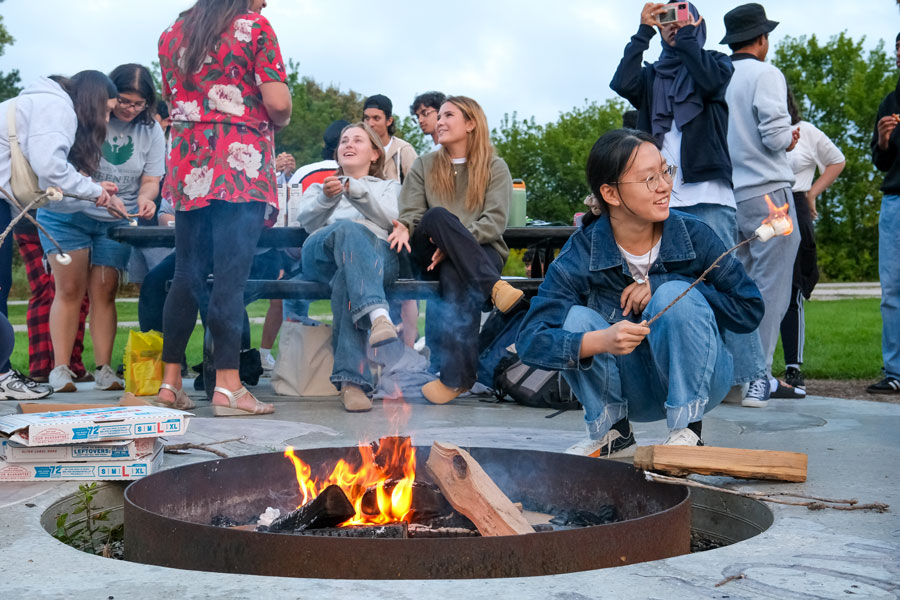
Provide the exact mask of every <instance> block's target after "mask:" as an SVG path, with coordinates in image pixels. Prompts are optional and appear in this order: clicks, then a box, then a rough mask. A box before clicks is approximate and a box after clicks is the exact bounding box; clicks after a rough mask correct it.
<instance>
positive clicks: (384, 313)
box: [369, 308, 394, 325]
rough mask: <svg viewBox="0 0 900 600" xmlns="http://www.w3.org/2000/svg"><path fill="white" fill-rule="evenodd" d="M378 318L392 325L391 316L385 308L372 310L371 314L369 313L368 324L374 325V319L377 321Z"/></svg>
mask: <svg viewBox="0 0 900 600" xmlns="http://www.w3.org/2000/svg"><path fill="white" fill-rule="evenodd" d="M378 317H384V318H385V319H387V320H388V321H389V322H390V323H391V325H393V324H394V322H393V321H391V315H390V313H389V312H388V311H387V309H386V308H373V309H372V312H370V313H369V322H370V323H374V322H375V319H377V318H378Z"/></svg>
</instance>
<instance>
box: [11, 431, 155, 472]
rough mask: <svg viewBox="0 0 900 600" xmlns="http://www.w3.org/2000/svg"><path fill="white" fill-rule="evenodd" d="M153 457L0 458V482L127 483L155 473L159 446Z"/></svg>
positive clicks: (149, 455) (151, 455)
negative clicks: (62, 460)
mask: <svg viewBox="0 0 900 600" xmlns="http://www.w3.org/2000/svg"><path fill="white" fill-rule="evenodd" d="M155 444H156V448H155V450H154V452H153V454H148V455H147V456H144V457H142V458H138V459H135V460H128V461H124V460H118V461H85V462H66V463H57V462H53V461H48V462H46V463H42V462H27V463H10V462H7V460H6V459H5V458H3V457H0V482H5V481H130V480H134V479H140V478H141V477H145V476H147V475H150V474H151V473H155V472H156V471H158V470H159V469H160V467H161V466H162V462H163V443H162V442H161V441H159V440H155Z"/></svg>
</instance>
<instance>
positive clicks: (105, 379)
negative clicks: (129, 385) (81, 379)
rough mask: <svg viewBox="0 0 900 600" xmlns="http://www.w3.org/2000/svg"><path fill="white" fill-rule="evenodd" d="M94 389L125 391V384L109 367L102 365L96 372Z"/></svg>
mask: <svg viewBox="0 0 900 600" xmlns="http://www.w3.org/2000/svg"><path fill="white" fill-rule="evenodd" d="M94 389H95V390H106V391H110V390H124V389H125V382H124V381H123V380H121V379H119V377H118V376H117V375H116V372H115V371H113V370H112V369H111V368H110V367H109V365H100V366H99V367H98V368H97V370H96V371H94Z"/></svg>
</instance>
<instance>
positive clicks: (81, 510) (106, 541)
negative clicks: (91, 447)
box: [53, 482, 125, 557]
mask: <svg viewBox="0 0 900 600" xmlns="http://www.w3.org/2000/svg"><path fill="white" fill-rule="evenodd" d="M96 491H97V483H96V482H92V483H90V484H87V483H83V484H81V485H79V486H78V493H76V494H75V509H74V510H73V511H72V514H71V515H70V514H69V513H62V514H61V515H59V516H58V517H57V518H56V531H55V532H54V533H53V537H55V538H56V539H58V540H59V541H61V542H62V543H64V544H66V545H68V546H72V547H73V548H75V549H77V550H81V551H82V552H90V553H91V554H98V555H101V556H107V557H108V556H110V555H111V554H112V553H111V550H110V546H111V544H113V543H115V542H120V541H122V540H123V539H124V533H125V531H124V527H123V526H122V524H119V525H115V526H110V525H109V511H108V510H100V509H99V507H97V506H94V504H93V502H94V494H95V493H96ZM75 515H83V516H81V517H78V518H77V519H74V521H75V522H70V521H69V517H70V516H72V517H75Z"/></svg>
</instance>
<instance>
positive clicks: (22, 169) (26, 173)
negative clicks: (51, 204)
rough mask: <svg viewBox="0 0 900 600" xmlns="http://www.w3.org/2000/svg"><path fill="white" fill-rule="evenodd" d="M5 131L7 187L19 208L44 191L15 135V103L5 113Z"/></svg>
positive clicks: (10, 104)
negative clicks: (7, 145) (8, 165)
mask: <svg viewBox="0 0 900 600" xmlns="http://www.w3.org/2000/svg"><path fill="white" fill-rule="evenodd" d="M6 129H7V131H8V134H9V158H10V170H9V185H10V187H11V188H12V194H13V196H15V198H16V200H18V201H19V204H20V205H21V206H23V207H24V206H25V205H26V204H30V203H31V202H33V201H34V200H36V199H37V198H38V196H40V195H41V194H43V193H44V191H43V190H42V189H41V188H40V185H38V177H37V175H35V173H34V169H32V168H31V165H29V164H28V160H27V159H26V158H25V155H24V154H23V153H22V148H21V147H19V140H18V136H17V135H16V101H15V100H12V101H11V102H10V103H9V110H7V111H6Z"/></svg>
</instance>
